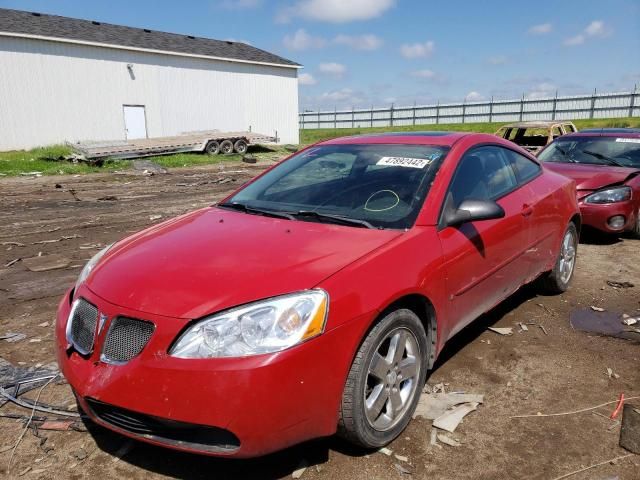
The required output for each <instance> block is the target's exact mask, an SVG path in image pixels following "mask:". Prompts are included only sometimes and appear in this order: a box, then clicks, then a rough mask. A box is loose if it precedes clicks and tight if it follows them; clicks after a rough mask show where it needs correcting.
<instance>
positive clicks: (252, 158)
mask: <svg viewBox="0 0 640 480" xmlns="http://www.w3.org/2000/svg"><path fill="white" fill-rule="evenodd" d="M242 161H243V162H244V163H257V162H258V159H257V158H256V157H255V155H244V156H243V157H242Z"/></svg>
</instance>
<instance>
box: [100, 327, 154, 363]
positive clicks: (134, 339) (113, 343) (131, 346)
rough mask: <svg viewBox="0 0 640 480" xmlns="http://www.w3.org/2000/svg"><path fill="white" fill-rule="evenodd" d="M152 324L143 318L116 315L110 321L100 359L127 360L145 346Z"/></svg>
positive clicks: (118, 361) (111, 360) (108, 360)
mask: <svg viewBox="0 0 640 480" xmlns="http://www.w3.org/2000/svg"><path fill="white" fill-rule="evenodd" d="M153 330H154V325H153V323H151V322H146V321H144V320H135V319H133V318H127V317H117V318H116V319H114V320H113V322H111V326H110V327H109V331H108V332H107V338H106V340H105V341H104V347H103V348H102V359H103V360H105V361H107V362H115V363H123V362H128V361H129V360H131V359H132V358H133V357H135V356H136V355H138V354H139V353H140V352H141V351H142V349H143V348H144V347H145V345H146V344H147V342H148V341H149V339H150V338H151V334H152V333H153Z"/></svg>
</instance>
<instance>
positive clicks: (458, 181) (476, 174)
mask: <svg viewBox="0 0 640 480" xmlns="http://www.w3.org/2000/svg"><path fill="white" fill-rule="evenodd" d="M501 150H503V149H502V148H500V147H494V146H486V147H478V148H474V149H472V150H470V151H469V152H467V153H465V154H464V156H463V157H462V159H461V160H460V163H459V165H458V168H457V170H456V173H455V174H454V177H453V181H452V182H451V185H450V187H449V191H450V193H451V195H452V197H453V205H454V207H455V208H458V207H459V206H460V204H461V203H462V202H463V201H464V200H495V199H497V198H499V197H501V196H502V195H504V194H506V193H507V192H509V191H511V190H513V189H514V188H515V187H516V186H517V185H518V182H517V180H516V177H515V175H514V173H513V169H512V168H511V165H510V164H509V160H508V158H507V157H506V156H505V155H502V154H501Z"/></svg>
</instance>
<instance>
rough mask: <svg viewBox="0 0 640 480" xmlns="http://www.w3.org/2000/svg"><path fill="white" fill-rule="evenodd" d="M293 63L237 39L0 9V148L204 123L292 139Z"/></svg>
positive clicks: (171, 131)
mask: <svg viewBox="0 0 640 480" xmlns="http://www.w3.org/2000/svg"><path fill="white" fill-rule="evenodd" d="M299 68H300V65H299V64H297V63H294V62H292V61H290V60H286V59H284V58H282V57H279V56H277V55H274V54H271V53H269V52H265V51H264V50H260V49H258V48H255V47H252V46H250V45H246V44H243V43H239V42H229V41H220V40H211V39H206V38H198V37H192V36H185V35H179V34H173V33H164V32H157V31H152V30H147V29H138V28H131V27H124V26H119V25H111V24H105V23H100V22H91V21H87V20H77V19H72V18H66V17H59V16H54V15H45V14H38V13H31V12H22V11H17V10H7V9H0V151H3V150H13V149H26V148H32V147H36V146H42V145H49V144H56V143H63V142H65V141H68V142H76V141H87V140H96V141H99V140H124V139H127V138H141V137H142V138H144V137H149V138H153V137H164V136H173V135H179V134H181V133H186V132H195V131H202V130H212V129H218V130H226V131H239V130H251V131H254V132H259V133H262V134H266V135H275V134H276V132H277V136H278V137H279V138H280V141H281V142H283V143H298V73H297V72H298V69H299Z"/></svg>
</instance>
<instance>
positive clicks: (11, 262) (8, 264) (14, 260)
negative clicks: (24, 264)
mask: <svg viewBox="0 0 640 480" xmlns="http://www.w3.org/2000/svg"><path fill="white" fill-rule="evenodd" d="M20 260H22V259H21V258H20V257H18V258H14V259H13V260H10V261H8V262H7V263H5V264H4V266H5V267H10V266H11V265H13V264H15V263H18V262H19V261H20Z"/></svg>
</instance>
